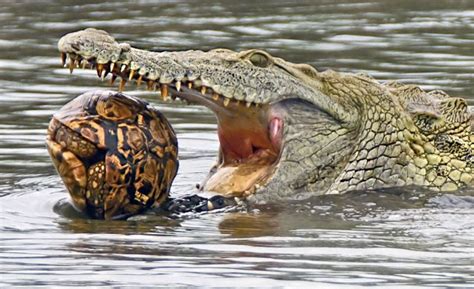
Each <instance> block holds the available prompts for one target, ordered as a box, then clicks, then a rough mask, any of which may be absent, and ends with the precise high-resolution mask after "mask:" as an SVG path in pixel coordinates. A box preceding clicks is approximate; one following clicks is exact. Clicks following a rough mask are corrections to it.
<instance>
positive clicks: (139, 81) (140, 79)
mask: <svg viewBox="0 0 474 289" xmlns="http://www.w3.org/2000/svg"><path fill="white" fill-rule="evenodd" d="M142 79H143V75H141V74H140V76H139V77H138V79H137V86H140V84H142Z"/></svg>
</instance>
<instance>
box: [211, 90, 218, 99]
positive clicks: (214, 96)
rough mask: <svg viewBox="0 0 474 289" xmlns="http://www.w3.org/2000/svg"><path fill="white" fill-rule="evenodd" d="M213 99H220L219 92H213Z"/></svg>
mask: <svg viewBox="0 0 474 289" xmlns="http://www.w3.org/2000/svg"><path fill="white" fill-rule="evenodd" d="M212 99H214V100H215V101H217V100H218V99H219V94H217V93H215V92H214V93H213V94H212Z"/></svg>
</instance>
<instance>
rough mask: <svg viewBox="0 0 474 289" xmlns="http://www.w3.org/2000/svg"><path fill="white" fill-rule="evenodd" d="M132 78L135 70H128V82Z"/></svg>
mask: <svg viewBox="0 0 474 289" xmlns="http://www.w3.org/2000/svg"><path fill="white" fill-rule="evenodd" d="M133 76H135V70H133V69H130V74H129V75H128V80H132V79H133Z"/></svg>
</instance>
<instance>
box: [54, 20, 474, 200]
mask: <svg viewBox="0 0 474 289" xmlns="http://www.w3.org/2000/svg"><path fill="white" fill-rule="evenodd" d="M58 47H59V50H60V51H61V52H62V56H63V60H64V61H66V59H67V57H66V55H68V56H69V67H70V69H71V71H72V70H73V69H74V68H75V67H76V66H79V65H83V66H92V67H95V68H96V69H97V73H98V75H99V76H100V77H102V78H105V77H107V75H109V74H111V75H112V76H111V81H114V80H115V78H117V77H120V78H121V81H120V89H123V88H124V86H125V85H126V82H127V81H131V80H136V81H137V82H138V83H139V84H140V83H143V84H147V86H148V88H151V89H159V90H160V91H161V96H162V97H163V98H164V99H166V98H168V97H169V96H171V97H172V98H175V97H179V98H181V99H184V100H187V101H189V102H191V103H196V104H201V105H204V106H206V107H208V108H209V109H210V110H212V111H213V112H214V113H215V114H216V117H217V122H218V131H217V132H218V137H219V141H220V150H219V155H218V160H217V163H216V165H215V166H213V167H212V168H211V170H210V173H209V176H208V177H207V178H206V180H205V181H204V182H203V184H202V186H201V188H202V189H203V190H205V191H212V192H217V193H219V194H221V195H225V196H237V197H244V198H247V199H248V200H251V201H256V202H266V201H268V200H272V201H278V200H288V199H302V198H306V197H308V196H312V195H322V194H337V193H345V192H349V191H354V190H377V189H384V188H392V187H406V186H420V187H424V188H428V189H431V190H436V191H453V190H457V189H459V188H462V187H472V186H473V182H474V176H473V169H474V156H473V151H474V135H473V133H472V131H473V129H474V120H473V115H474V111H473V109H472V107H469V106H468V105H467V102H466V100H464V99H462V98H455V97H449V96H448V95H447V94H446V93H445V92H443V91H439V90H433V91H429V92H427V91H424V90H423V89H421V88H420V87H418V86H413V85H405V84H401V83H398V82H386V83H380V82H378V81H377V80H375V79H373V78H371V77H369V76H368V75H364V74H348V73H337V72H334V71H330V70H327V71H324V72H320V71H317V70H316V69H315V68H314V67H312V66H310V65H307V64H294V63H291V62H288V61H285V60H283V59H280V58H277V57H273V56H271V55H270V54H268V53H267V52H265V51H262V50H247V51H242V52H234V51H231V50H227V49H215V50H211V51H208V52H203V51H182V52H149V51H145V50H141V49H135V48H132V47H131V46H130V45H129V44H127V43H118V42H116V41H115V39H114V38H113V37H112V36H110V35H109V34H108V33H106V32H105V31H101V30H96V29H92V28H89V29H86V30H82V31H78V32H74V33H70V34H67V35H65V36H64V37H63V38H61V40H60V41H59V44H58Z"/></svg>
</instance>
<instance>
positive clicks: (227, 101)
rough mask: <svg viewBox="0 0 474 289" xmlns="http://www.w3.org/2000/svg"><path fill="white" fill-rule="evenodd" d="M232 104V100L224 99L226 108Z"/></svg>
mask: <svg viewBox="0 0 474 289" xmlns="http://www.w3.org/2000/svg"><path fill="white" fill-rule="evenodd" d="M229 103H230V98H225V99H224V106H228V105H229Z"/></svg>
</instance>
